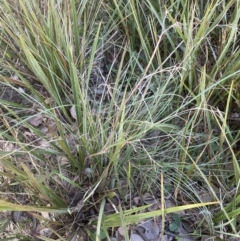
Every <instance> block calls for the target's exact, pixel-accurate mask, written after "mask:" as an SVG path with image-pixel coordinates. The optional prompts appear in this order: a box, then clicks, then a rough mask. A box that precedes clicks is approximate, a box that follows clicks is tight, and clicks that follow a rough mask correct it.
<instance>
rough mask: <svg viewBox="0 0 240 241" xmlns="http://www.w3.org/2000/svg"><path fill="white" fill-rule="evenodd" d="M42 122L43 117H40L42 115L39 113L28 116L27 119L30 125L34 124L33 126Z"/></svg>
mask: <svg viewBox="0 0 240 241" xmlns="http://www.w3.org/2000/svg"><path fill="white" fill-rule="evenodd" d="M42 122H43V117H42V115H40V114H38V115H35V116H33V117H32V118H30V120H29V123H30V124H31V125H32V126H35V127H37V126H39V125H41V124H42Z"/></svg>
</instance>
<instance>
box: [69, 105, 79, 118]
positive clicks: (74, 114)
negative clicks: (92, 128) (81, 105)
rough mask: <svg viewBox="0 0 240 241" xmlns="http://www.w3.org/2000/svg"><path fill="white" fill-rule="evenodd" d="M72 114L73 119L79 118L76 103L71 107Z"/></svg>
mask: <svg viewBox="0 0 240 241" xmlns="http://www.w3.org/2000/svg"><path fill="white" fill-rule="evenodd" d="M70 114H71V116H72V118H73V119H75V120H76V119H77V113H76V107H75V105H73V106H72V107H71V109H70Z"/></svg>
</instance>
